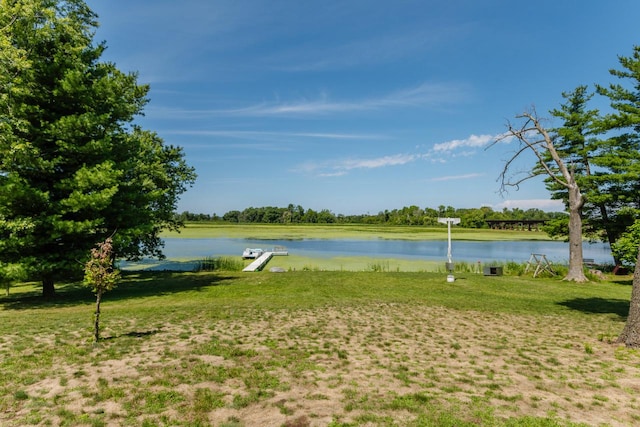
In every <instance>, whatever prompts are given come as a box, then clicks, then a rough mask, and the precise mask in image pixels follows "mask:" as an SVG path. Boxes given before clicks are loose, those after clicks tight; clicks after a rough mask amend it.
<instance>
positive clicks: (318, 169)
mask: <svg viewBox="0 0 640 427" xmlns="http://www.w3.org/2000/svg"><path fill="white" fill-rule="evenodd" d="M419 158H421V156H420V155H417V154H395V155H391V156H383V157H376V158H372V159H342V160H333V161H327V162H322V163H314V162H308V163H304V164H302V165H300V166H298V167H297V168H296V169H295V170H296V171H298V172H305V173H315V174H317V175H318V176H321V177H336V176H343V175H346V174H347V173H348V172H349V171H352V170H355V169H378V168H383V167H388V166H401V165H404V164H407V163H411V162H414V161H415V160H417V159H419Z"/></svg>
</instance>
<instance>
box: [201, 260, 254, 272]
mask: <svg viewBox="0 0 640 427" xmlns="http://www.w3.org/2000/svg"><path fill="white" fill-rule="evenodd" d="M243 268H244V262H243V261H240V260H239V259H237V258H234V257H224V256H223V257H207V258H204V259H202V260H200V261H198V263H197V265H196V267H195V268H194V271H196V272H199V271H242V269H243Z"/></svg>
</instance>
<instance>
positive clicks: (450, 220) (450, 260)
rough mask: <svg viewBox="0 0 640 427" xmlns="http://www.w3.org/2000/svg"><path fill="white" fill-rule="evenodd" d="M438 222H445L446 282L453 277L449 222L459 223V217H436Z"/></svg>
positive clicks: (451, 280)
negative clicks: (447, 272)
mask: <svg viewBox="0 0 640 427" xmlns="http://www.w3.org/2000/svg"><path fill="white" fill-rule="evenodd" d="M438 222H440V223H442V224H445V223H446V224H447V241H448V245H447V261H448V262H447V270H449V275H448V276H447V282H453V281H454V280H455V278H454V277H453V261H452V259H451V224H460V218H438Z"/></svg>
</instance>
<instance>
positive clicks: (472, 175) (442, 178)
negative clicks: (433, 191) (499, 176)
mask: <svg viewBox="0 0 640 427" xmlns="http://www.w3.org/2000/svg"><path fill="white" fill-rule="evenodd" d="M484 175H485V174H483V173H468V174H465V175H449V176H440V177H436V178H431V181H456V180H461V179H473V178H479V177H481V176H484Z"/></svg>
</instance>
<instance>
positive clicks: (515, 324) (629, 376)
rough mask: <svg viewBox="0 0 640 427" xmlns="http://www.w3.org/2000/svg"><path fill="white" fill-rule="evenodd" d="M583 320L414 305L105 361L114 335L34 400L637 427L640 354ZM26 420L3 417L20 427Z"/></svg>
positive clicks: (299, 416)
mask: <svg viewBox="0 0 640 427" xmlns="http://www.w3.org/2000/svg"><path fill="white" fill-rule="evenodd" d="M581 319H582V320H576V318H573V317H570V316H544V317H543V316H524V315H512V314H496V313H482V312H468V311H457V310H453V309H445V308H439V307H424V306H421V305H417V304H415V305H411V304H368V305H362V306H345V307H340V306H335V307H326V308H322V309H309V310H292V311H277V312H274V311H253V312H249V313H248V314H247V316H244V317H241V318H231V319H226V320H219V319H218V320H215V321H213V320H207V319H190V320H188V321H185V322H184V323H181V324H170V325H169V324H168V325H165V326H163V327H162V328H161V329H160V330H159V331H157V333H154V334H151V335H148V336H143V337H140V338H139V344H137V347H136V349H135V352H133V353H131V352H130V353H125V354H122V355H121V356H117V355H116V356H113V357H111V356H109V351H110V350H113V347H114V346H117V345H118V344H117V343H116V342H115V341H116V340H110V341H111V342H108V343H107V344H105V345H104V346H103V347H102V348H100V349H98V350H96V351H95V360H94V361H92V362H87V363H86V365H85V366H73V367H72V366H64V360H61V361H60V364H61V367H60V369H61V371H60V372H58V373H57V374H54V373H52V374H51V375H47V376H46V377H44V378H42V379H41V380H40V381H37V382H35V383H33V384H32V385H31V386H29V387H28V388H27V389H26V392H27V394H28V395H29V396H39V397H40V399H42V400H43V403H42V407H43V410H48V409H50V408H51V407H54V406H55V407H57V408H64V409H65V410H66V411H69V412H71V413H73V414H76V416H77V417H81V416H82V414H101V417H102V418H101V419H102V420H103V421H104V423H105V424H106V425H114V426H115V425H122V424H131V423H136V422H137V423H142V422H143V421H144V420H155V422H157V423H158V424H161V425H179V424H182V423H188V422H189V423H194V422H201V423H202V424H209V425H236V426H239V425H244V426H255V425H260V426H282V425H290V426H325V425H328V424H330V423H332V422H334V423H354V424H359V425H382V424H388V422H393V423H395V424H396V425H410V424H411V423H413V422H416V420H417V419H419V418H420V417H427V416H429V417H434V416H435V415H433V414H441V416H449V417H456V418H458V419H461V420H465V421H467V422H473V423H477V424H486V425H489V424H491V423H493V422H495V421H496V420H503V419H507V418H512V417H525V416H531V417H542V418H551V419H556V420H558V421H559V422H561V423H565V422H569V421H570V422H574V423H585V424H587V425H604V424H606V425H610V426H628V425H633V424H634V423H636V422H640V418H639V417H638V414H640V402H639V401H638V398H639V397H640V385H639V384H640V355H639V354H638V353H637V352H634V351H632V350H627V349H625V348H623V347H618V346H616V345H612V344H608V343H607V342H605V341H602V340H600V339H598V324H597V321H596V320H595V319H594V320H593V321H591V320H590V319H589V318H581ZM76 371H82V372H84V373H85V375H82V376H80V377H77V378H74V377H73V375H72V372H76ZM61 372H62V373H61ZM60 378H71V379H69V380H64V381H61V380H60ZM56 405H57V406H56ZM30 413H31V414H32V413H33V408H29V407H28V406H25V407H24V408H22V409H21V410H20V411H19V412H18V413H15V414H12V416H11V417H10V419H9V418H7V414H4V415H2V416H0V421H2V424H3V425H20V424H21V423H23V422H24V420H25V419H26V418H27V417H28V416H29V414H30ZM64 416H65V413H64V411H62V412H61V413H60V415H59V416H56V417H49V418H46V417H45V419H48V422H50V423H52V424H54V425H58V424H60V423H61V422H62V421H61V420H63V419H64ZM66 416H67V417H69V415H68V414H66ZM3 418H4V419H3ZM78 419H80V418H78ZM15 420H20V421H16V423H13V424H12V422H14V421H15Z"/></svg>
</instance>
